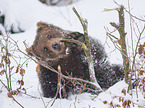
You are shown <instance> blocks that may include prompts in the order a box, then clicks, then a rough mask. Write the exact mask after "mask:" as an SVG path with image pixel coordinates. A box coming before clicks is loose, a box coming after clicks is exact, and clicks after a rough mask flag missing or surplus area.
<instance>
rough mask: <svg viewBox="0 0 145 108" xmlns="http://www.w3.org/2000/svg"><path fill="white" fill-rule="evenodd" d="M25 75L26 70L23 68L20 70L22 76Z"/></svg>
mask: <svg viewBox="0 0 145 108" xmlns="http://www.w3.org/2000/svg"><path fill="white" fill-rule="evenodd" d="M24 74H25V69H23V68H21V69H20V75H22V76H24Z"/></svg>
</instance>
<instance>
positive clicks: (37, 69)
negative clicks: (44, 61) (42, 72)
mask: <svg viewBox="0 0 145 108" xmlns="http://www.w3.org/2000/svg"><path fill="white" fill-rule="evenodd" d="M36 72H37V74H39V64H38V65H37V67H36Z"/></svg>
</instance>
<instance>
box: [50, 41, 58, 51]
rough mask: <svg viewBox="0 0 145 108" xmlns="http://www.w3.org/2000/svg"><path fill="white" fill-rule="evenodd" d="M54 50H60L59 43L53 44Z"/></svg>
mask: <svg viewBox="0 0 145 108" xmlns="http://www.w3.org/2000/svg"><path fill="white" fill-rule="evenodd" d="M52 48H53V49H54V50H58V49H59V48H60V46H59V44H58V43H57V42H53V43H52Z"/></svg>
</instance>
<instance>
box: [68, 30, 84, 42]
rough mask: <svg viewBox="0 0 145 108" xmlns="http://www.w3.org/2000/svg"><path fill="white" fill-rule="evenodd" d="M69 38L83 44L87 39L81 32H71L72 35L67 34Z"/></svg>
mask: <svg viewBox="0 0 145 108" xmlns="http://www.w3.org/2000/svg"><path fill="white" fill-rule="evenodd" d="M67 38H69V39H74V40H78V41H80V42H83V43H84V42H85V37H84V35H83V34H82V33H80V32H71V33H68V34H67Z"/></svg>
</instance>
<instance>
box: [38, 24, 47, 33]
mask: <svg viewBox="0 0 145 108" xmlns="http://www.w3.org/2000/svg"><path fill="white" fill-rule="evenodd" d="M46 27H48V24H46V23H44V22H38V23H37V32H40V31H41V30H42V29H43V28H46Z"/></svg>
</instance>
